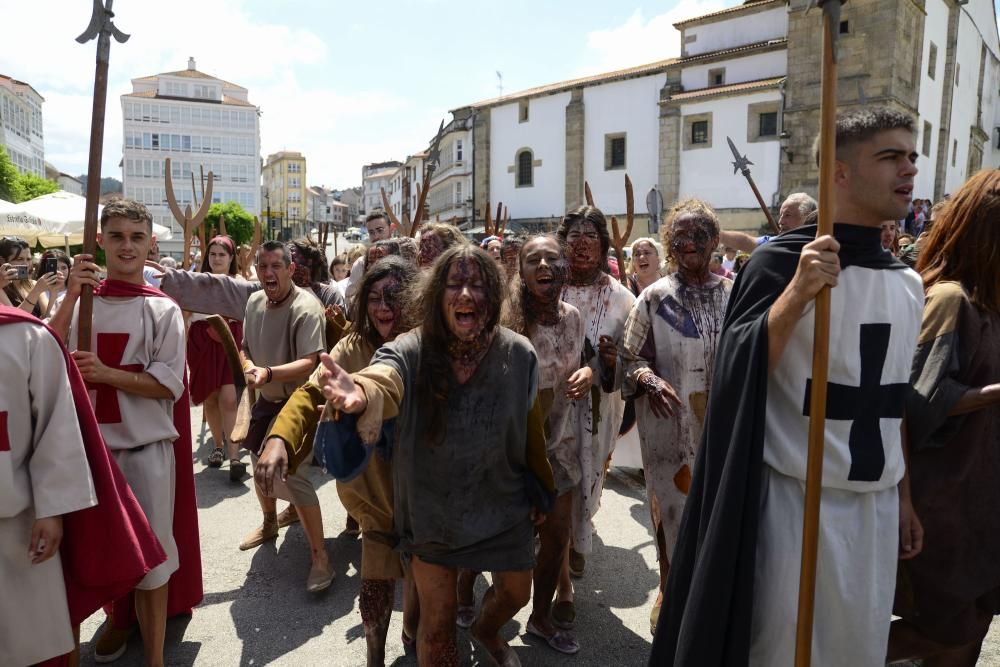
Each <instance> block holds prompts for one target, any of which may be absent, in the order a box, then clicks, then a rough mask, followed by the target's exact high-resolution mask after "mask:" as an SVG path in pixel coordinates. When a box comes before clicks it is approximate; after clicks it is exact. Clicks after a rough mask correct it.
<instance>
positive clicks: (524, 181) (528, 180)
mask: <svg viewBox="0 0 1000 667" xmlns="http://www.w3.org/2000/svg"><path fill="white" fill-rule="evenodd" d="M533 157H534V156H533V155H532V154H531V151H530V150H527V149H525V150H522V151H521V152H520V153H518V154H517V187H519V188H522V187H531V186H532V185H534V182H535V181H534V173H533V171H534V160H533Z"/></svg>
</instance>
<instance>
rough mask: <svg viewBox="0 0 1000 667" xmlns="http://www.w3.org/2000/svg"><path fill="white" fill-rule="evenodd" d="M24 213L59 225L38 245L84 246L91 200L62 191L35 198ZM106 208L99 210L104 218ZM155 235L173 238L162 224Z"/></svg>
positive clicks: (23, 207)
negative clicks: (86, 218)
mask: <svg viewBox="0 0 1000 667" xmlns="http://www.w3.org/2000/svg"><path fill="white" fill-rule="evenodd" d="M18 206H19V207H20V209H21V211H23V212H25V213H27V214H29V215H33V216H34V217H35V218H37V219H38V220H40V221H41V224H42V226H45V225H49V226H55V227H56V229H55V230H52V231H50V229H51V227H50V229H47V230H46V231H44V232H40V233H39V234H38V235H37V239H38V242H39V243H41V244H42V245H43V246H45V247H53V246H61V245H77V244H80V243H83V228H84V217H85V215H86V208H87V199H86V198H85V197H81V196H80V195H78V194H74V193H72V192H66V191H65V190H60V191H59V192H53V193H51V194H47V195H42V196H41V197H35V198H34V199H31V200H29V201H26V202H22V203H21V204H19V205H18ZM102 208H103V207H102V206H98V207H97V215H98V217H100V215H101V209H102ZM153 233H154V234H156V237H157V239H158V240H161V241H168V240H170V239H171V238H172V237H173V234H172V233H171V231H170V229H169V228H167V227H164V226H162V225H157V224H154V225H153Z"/></svg>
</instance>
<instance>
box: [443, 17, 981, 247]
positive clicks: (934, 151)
mask: <svg viewBox="0 0 1000 667" xmlns="http://www.w3.org/2000/svg"><path fill="white" fill-rule="evenodd" d="M808 4H809V2H808V0H747V1H746V2H743V3H741V4H738V5H735V6H733V7H730V8H728V9H724V10H721V11H718V12H714V13H711V14H707V15H704V16H698V17H692V18H690V19H687V20H683V21H680V22H678V23H675V24H674V28H675V29H676V30H677V31H678V32H679V33H680V43H681V50H680V55H679V57H677V58H672V59H668V60H662V61H658V62H653V63H648V64H644V65H637V66H635V67H632V68H628V69H623V70H617V71H614V72H607V73H604V74H599V75H596V76H590V77H585V78H581V79H575V80H570V81H564V82H559V83H553V84H549V85H545V86H539V87H536V88H532V89H529V90H525V91H521V92H517V93H513V94H509V95H505V96H503V97H499V98H495V99H489V100H484V101H481V102H476V103H474V104H470V105H468V106H464V107H461V108H458V109H454V110H453V111H452V115H453V116H454V119H455V121H461V122H462V123H463V124H464V125H465V126H471V128H472V129H471V149H472V155H471V156H470V159H471V165H472V178H471V181H472V192H471V193H470V194H468V195H466V196H470V197H471V198H472V200H473V206H472V208H473V214H474V216H475V218H476V219H479V220H481V219H482V218H483V216H484V215H485V207H486V206H487V205H491V206H493V207H495V206H496V203H497V202H498V201H502V202H503V203H504V204H505V205H506V206H507V207H508V210H509V211H510V217H511V220H512V221H515V222H518V223H521V224H522V225H523V226H526V227H528V228H534V229H547V228H552V226H553V225H554V223H555V222H556V221H558V219H559V217H561V216H562V214H563V213H564V212H565V211H566V210H568V209H570V208H573V207H574V206H577V205H580V204H582V203H583V202H584V183H585V182H586V183H588V184H589V185H590V188H591V191H592V193H593V196H594V201H595V204H596V205H597V206H598V207H600V208H601V209H603V210H604V211H605V213H607V214H609V215H611V214H614V215H617V216H622V215H623V214H624V212H625V189H624V175H625V174H626V173H628V175H629V177H630V178H631V180H632V182H633V184H634V188H635V200H636V213H637V220H640V221H641V220H644V219H645V218H646V216H645V211H646V204H645V202H646V197H647V194H648V193H649V191H650V190H651V189H652V188H656V189H657V190H659V192H660V193H661V195H662V199H663V202H664V205H665V207H669V206H670V205H671V203H672V202H673V201H675V200H677V199H678V198H681V197H689V196H697V197H701V198H703V199H706V200H708V201H709V202H711V203H712V205H713V206H715V207H716V208H717V210H718V211H719V213H720V217H722V219H723V223H724V224H725V226H726V227H729V228H736V229H756V228H758V227H760V226H761V224H762V223H763V222H764V220H763V216H762V215H761V214H760V211H759V208H758V206H757V202H756V199H755V198H754V196H753V194H752V192H751V191H750V189H749V187H747V184H746V183H745V181H744V180H743V177H742V176H741V175H739V174H736V175H734V174H733V169H732V162H733V155H732V152H731V150H730V148H729V145H728V142H727V137H728V138H731V139H732V140H733V142H734V143H735V145H736V146H737V147H738V149H739V151H740V153H741V154H746V155H747V157H748V158H749V159H750V160H751V161H752V162H753V166H752V167H751V171H752V173H753V176H754V179H755V181H756V183H757V186H758V188H759V189H760V191H761V194H762V196H763V197H764V199H765V201H766V202H767V203H768V204H769V205H770V206H771V207H772V208H775V209H776V208H777V206H779V205H780V203H781V201H782V200H783V199H784V197H785V196H787V195H788V194H790V193H792V192H796V191H805V192H809V193H811V194H813V195H815V194H816V186H817V182H818V171H817V168H816V164H815V160H814V156H813V142H814V139H815V136H816V134H817V131H818V122H819V100H820V50H821V48H820V46H821V41H820V27H821V25H822V12H821V11H820V10H819V9H813V10H812V11H808V12H807V11H806V9H807V7H808ZM838 32H839V47H838V48H839V55H840V61H839V63H840V64H839V93H838V94H839V100H840V108H841V109H843V110H846V109H850V108H852V107H854V106H856V105H858V104H862V103H868V104H883V105H888V106H892V107H895V108H897V109H900V110H902V111H905V112H907V113H909V114H911V115H913V116H914V118H915V120H916V130H917V137H916V139H917V151H918V153H920V159H919V161H918V166H919V167H920V173H919V175H918V176H917V181H916V188H915V190H914V197H918V198H930V199H934V200H938V199H940V198H942V197H943V196H944V195H945V194H946V193H949V192H951V191H953V190H955V189H956V188H957V187H958V186H959V185H960V184H961V183H963V182H964V181H965V180H966V179H967V178H968V177H969V176H970V175H972V174H973V173H975V172H976V171H978V170H979V169H980V168H983V167H997V166H1000V40H998V35H997V23H996V18H995V16H994V11H993V5H992V1H991V0H964V1H963V0H852V2H850V3H847V4H845V5H844V8H843V15H842V17H841V23H840V25H839V26H838ZM666 38H667V36H664V39H666ZM646 233H647V227H646V225H645V223H644V222H638V223H637V225H636V231H635V232H634V234H633V236H635V235H645V234H646Z"/></svg>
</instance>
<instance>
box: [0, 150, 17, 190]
mask: <svg viewBox="0 0 1000 667" xmlns="http://www.w3.org/2000/svg"><path fill="white" fill-rule="evenodd" d="M20 175H21V174H20V172H19V171H18V170H17V167H15V166H14V163H13V162H11V161H10V156H8V155H7V150H6V149H5V148H4V147H3V146H0V199H3V200H5V201H9V202H16V201H18V199H16V195H17V192H18V191H19V186H18V177H19V176H20Z"/></svg>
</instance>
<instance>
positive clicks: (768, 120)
mask: <svg viewBox="0 0 1000 667" xmlns="http://www.w3.org/2000/svg"><path fill="white" fill-rule="evenodd" d="M759 118H760V121H759V124H760V128H759V133H760V134H759V136H762V137H776V136H778V112H777V111H768V112H766V113H762V114H761V115H760V116H759Z"/></svg>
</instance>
